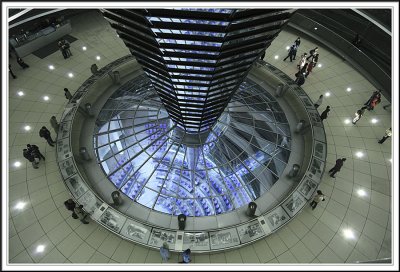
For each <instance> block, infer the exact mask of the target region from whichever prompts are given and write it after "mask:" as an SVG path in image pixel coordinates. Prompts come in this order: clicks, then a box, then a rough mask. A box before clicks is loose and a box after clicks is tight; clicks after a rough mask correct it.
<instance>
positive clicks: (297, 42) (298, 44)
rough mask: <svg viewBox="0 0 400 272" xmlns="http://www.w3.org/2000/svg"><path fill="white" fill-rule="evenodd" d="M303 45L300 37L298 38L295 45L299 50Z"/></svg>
mask: <svg viewBox="0 0 400 272" xmlns="http://www.w3.org/2000/svg"><path fill="white" fill-rule="evenodd" d="M300 43H301V40H300V37H297V39H296V40H295V41H294V44H295V45H296V47H297V48H299V46H300Z"/></svg>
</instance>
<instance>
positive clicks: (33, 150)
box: [26, 144, 46, 161]
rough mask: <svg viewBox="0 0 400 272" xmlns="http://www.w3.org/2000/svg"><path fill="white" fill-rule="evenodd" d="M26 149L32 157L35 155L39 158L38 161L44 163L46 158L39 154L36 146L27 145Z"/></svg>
mask: <svg viewBox="0 0 400 272" xmlns="http://www.w3.org/2000/svg"><path fill="white" fill-rule="evenodd" d="M26 147H27V148H28V152H29V153H30V154H32V155H33V157H35V155H37V156H38V157H39V159H40V158H42V159H43V160H44V161H45V160H46V158H45V157H44V156H43V154H42V153H40V150H39V147H38V146H37V145H34V144H33V145H30V144H27V145H26Z"/></svg>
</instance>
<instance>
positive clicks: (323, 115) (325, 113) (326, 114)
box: [320, 106, 331, 121]
mask: <svg viewBox="0 0 400 272" xmlns="http://www.w3.org/2000/svg"><path fill="white" fill-rule="evenodd" d="M330 110H331V107H330V106H327V107H326V109H325V110H324V111H323V112H322V113H321V116H320V117H321V121H324V120H325V119H326V118H328V113H329V111H330Z"/></svg>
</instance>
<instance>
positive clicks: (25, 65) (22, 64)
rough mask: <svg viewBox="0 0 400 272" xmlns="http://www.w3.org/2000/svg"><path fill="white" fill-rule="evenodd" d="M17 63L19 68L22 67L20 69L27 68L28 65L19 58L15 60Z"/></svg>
mask: <svg viewBox="0 0 400 272" xmlns="http://www.w3.org/2000/svg"><path fill="white" fill-rule="evenodd" d="M17 62H18V64H19V66H21V67H22V69H25V68H29V65H28V64H26V63H25V62H24V60H23V59H21V58H20V57H18V58H17Z"/></svg>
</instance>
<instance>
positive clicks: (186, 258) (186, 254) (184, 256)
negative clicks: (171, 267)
mask: <svg viewBox="0 0 400 272" xmlns="http://www.w3.org/2000/svg"><path fill="white" fill-rule="evenodd" d="M190 253H191V251H190V248H188V249H186V250H185V251H184V252H182V262H180V263H190V262H191V261H192V260H191V258H190Z"/></svg>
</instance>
